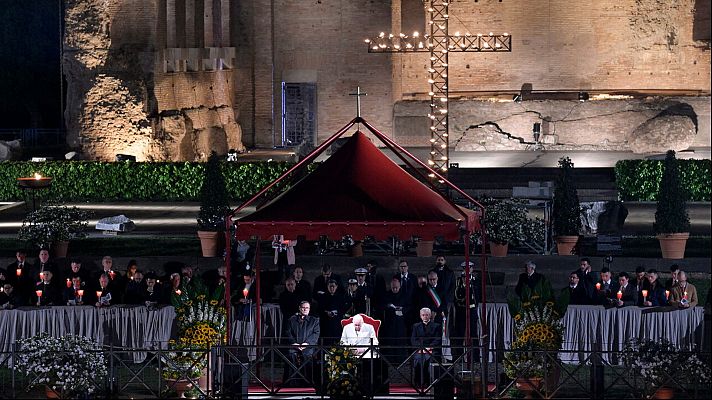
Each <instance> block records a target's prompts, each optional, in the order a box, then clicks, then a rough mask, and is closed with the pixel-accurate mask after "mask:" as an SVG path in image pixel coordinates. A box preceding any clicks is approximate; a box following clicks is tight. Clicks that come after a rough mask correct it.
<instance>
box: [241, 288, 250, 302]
mask: <svg viewBox="0 0 712 400" xmlns="http://www.w3.org/2000/svg"><path fill="white" fill-rule="evenodd" d="M248 294H250V290H249V289H247V288H244V289H242V296H243V297H244V298H245V300H247V295H248Z"/></svg>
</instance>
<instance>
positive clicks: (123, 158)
mask: <svg viewBox="0 0 712 400" xmlns="http://www.w3.org/2000/svg"><path fill="white" fill-rule="evenodd" d="M116 161H136V156H132V155H130V154H117V155H116Z"/></svg>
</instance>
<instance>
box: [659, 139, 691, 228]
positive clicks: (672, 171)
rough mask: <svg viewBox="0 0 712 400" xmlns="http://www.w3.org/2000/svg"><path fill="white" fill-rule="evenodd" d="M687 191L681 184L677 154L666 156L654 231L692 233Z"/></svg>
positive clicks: (670, 151)
mask: <svg viewBox="0 0 712 400" xmlns="http://www.w3.org/2000/svg"><path fill="white" fill-rule="evenodd" d="M686 201H687V191H686V190H685V188H684V187H683V186H682V183H681V182H680V170H679V166H678V162H677V158H675V152H674V151H673V150H669V151H668V152H667V154H666V155H665V163H664V169H663V177H662V180H661V181H660V190H659V191H658V204H657V210H656V211H655V222H654V223H653V229H654V230H655V233H681V232H689V231H690V217H689V215H688V214H687V205H686Z"/></svg>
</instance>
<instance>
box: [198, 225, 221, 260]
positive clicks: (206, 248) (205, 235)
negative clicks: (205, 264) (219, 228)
mask: <svg viewBox="0 0 712 400" xmlns="http://www.w3.org/2000/svg"><path fill="white" fill-rule="evenodd" d="M198 237H199V238H200V249H201V250H202V251H203V257H215V256H216V255H217V253H218V233H217V232H211V231H198Z"/></svg>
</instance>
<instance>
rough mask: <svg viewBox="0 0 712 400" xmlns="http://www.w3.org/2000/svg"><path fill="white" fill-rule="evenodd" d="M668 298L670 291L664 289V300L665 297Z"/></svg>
mask: <svg viewBox="0 0 712 400" xmlns="http://www.w3.org/2000/svg"><path fill="white" fill-rule="evenodd" d="M669 298H670V291H669V290H666V291H665V300H667V299H669Z"/></svg>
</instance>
